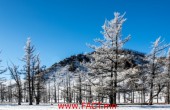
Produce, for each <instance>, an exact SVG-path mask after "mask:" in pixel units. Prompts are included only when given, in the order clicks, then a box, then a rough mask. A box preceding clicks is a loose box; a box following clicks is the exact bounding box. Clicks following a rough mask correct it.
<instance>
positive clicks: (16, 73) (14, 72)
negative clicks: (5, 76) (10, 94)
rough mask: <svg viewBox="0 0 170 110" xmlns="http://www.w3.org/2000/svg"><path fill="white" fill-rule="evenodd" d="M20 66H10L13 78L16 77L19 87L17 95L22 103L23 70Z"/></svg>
mask: <svg viewBox="0 0 170 110" xmlns="http://www.w3.org/2000/svg"><path fill="white" fill-rule="evenodd" d="M18 68H19V66H16V65H14V64H13V65H12V67H8V69H9V71H10V74H11V77H12V79H14V81H15V83H16V88H17V94H15V96H16V97H17V99H18V105H21V102H22V82H21V72H19V70H18Z"/></svg>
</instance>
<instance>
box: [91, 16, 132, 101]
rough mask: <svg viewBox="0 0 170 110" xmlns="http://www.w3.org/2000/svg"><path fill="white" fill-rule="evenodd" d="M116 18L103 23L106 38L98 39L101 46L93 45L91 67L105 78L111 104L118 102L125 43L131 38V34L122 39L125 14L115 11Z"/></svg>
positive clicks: (124, 57) (93, 71)
mask: <svg viewBox="0 0 170 110" xmlns="http://www.w3.org/2000/svg"><path fill="white" fill-rule="evenodd" d="M114 16H115V18H114V19H112V20H110V21H108V20H106V21H105V23H104V25H103V30H104V32H103V35H104V39H103V40H100V39H97V40H96V42H98V43H100V44H101V46H98V47H97V46H91V48H93V49H94V51H95V52H94V53H93V54H92V57H93V59H94V60H92V63H91V64H90V66H89V67H90V68H91V71H92V73H95V74H98V75H99V76H100V77H101V76H102V77H103V78H105V84H104V85H105V87H104V89H105V90H107V91H108V96H109V102H110V104H116V103H117V102H116V97H117V86H118V85H117V83H118V79H117V78H118V72H120V71H121V67H122V64H123V63H122V62H123V61H124V60H125V59H126V55H122V52H121V50H122V47H123V45H124V44H125V43H126V42H127V41H128V40H129V39H130V36H128V37H127V38H125V39H124V40H122V39H121V36H122V35H121V31H122V25H123V23H124V22H125V21H126V19H124V15H120V14H119V13H114Z"/></svg>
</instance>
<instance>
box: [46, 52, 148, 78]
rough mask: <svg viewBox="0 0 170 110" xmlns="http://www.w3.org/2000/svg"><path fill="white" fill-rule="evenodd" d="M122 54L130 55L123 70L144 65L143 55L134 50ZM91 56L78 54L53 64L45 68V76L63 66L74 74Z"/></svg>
mask: <svg viewBox="0 0 170 110" xmlns="http://www.w3.org/2000/svg"><path fill="white" fill-rule="evenodd" d="M121 52H122V53H123V54H125V55H126V54H130V55H131V56H132V57H131V59H130V60H129V61H126V62H125V63H126V64H125V65H126V67H125V68H131V67H135V66H137V65H140V64H144V63H146V62H145V61H144V60H143V59H144V57H145V54H144V53H141V52H138V51H134V50H129V49H124V50H122V51H121ZM90 54H93V52H92V53H88V54H78V55H73V56H71V57H68V58H65V59H64V60H62V61H60V62H58V63H55V64H53V65H52V66H51V67H49V68H47V69H46V71H45V73H46V75H47V76H51V75H52V74H53V73H54V72H56V71H57V70H58V69H61V68H64V67H65V66H69V71H71V72H74V71H75V70H76V68H78V67H79V66H78V63H81V62H83V63H86V62H90V57H89V55H90Z"/></svg>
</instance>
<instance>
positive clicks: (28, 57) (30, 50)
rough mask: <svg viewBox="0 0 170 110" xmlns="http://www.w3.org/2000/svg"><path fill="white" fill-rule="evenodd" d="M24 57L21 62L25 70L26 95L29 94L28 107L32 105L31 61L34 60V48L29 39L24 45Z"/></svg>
mask: <svg viewBox="0 0 170 110" xmlns="http://www.w3.org/2000/svg"><path fill="white" fill-rule="evenodd" d="M24 49H25V55H24V58H23V59H22V61H24V62H25V65H24V69H25V77H26V81H27V83H28V93H29V105H32V102H33V91H32V89H33V88H32V72H33V71H32V61H33V59H34V57H35V56H34V51H35V48H34V46H32V44H31V39H30V38H28V39H27V42H26V45H25V48H24Z"/></svg>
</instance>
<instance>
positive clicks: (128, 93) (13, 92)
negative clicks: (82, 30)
mask: <svg viewBox="0 0 170 110" xmlns="http://www.w3.org/2000/svg"><path fill="white" fill-rule="evenodd" d="M125 21H126V19H125V18H124V14H123V15H120V13H117V12H116V13H114V19H112V20H106V21H105V23H104V25H103V26H102V28H103V32H102V34H103V37H104V38H103V39H96V40H95V42H97V43H99V45H97V46H96V45H89V47H90V48H92V49H93V50H94V52H93V53H91V54H86V56H88V58H89V59H90V60H89V61H88V62H85V61H78V60H75V61H74V62H73V64H70V65H66V66H64V67H63V66H58V67H57V68H55V69H53V71H48V69H46V68H45V66H42V65H41V61H40V58H39V54H35V47H34V46H33V45H32V44H31V40H30V38H28V39H27V42H26V45H25V48H24V50H25V55H24V57H23V58H22V59H21V61H23V62H24V66H23V67H22V69H20V67H19V66H17V65H15V64H14V63H12V62H11V63H10V64H8V67H7V68H6V69H0V73H1V74H3V73H5V72H6V71H9V73H10V76H11V79H13V80H12V81H11V82H9V81H6V82H5V78H0V100H1V102H4V103H6V102H9V103H10V102H11V103H12V102H18V105H21V103H22V102H23V103H25V102H28V103H29V105H32V104H33V103H36V104H37V105H38V104H40V103H51V104H52V103H63V102H65V103H79V104H82V101H84V102H89V103H92V102H94V101H98V102H102V103H110V104H135V103H137V104H149V105H152V104H154V103H159V102H160V101H161V103H168V104H170V49H169V50H168V48H169V46H170V44H165V43H164V42H163V41H161V37H159V38H157V39H156V41H155V42H153V43H152V50H151V52H150V53H149V54H147V55H143V56H136V55H135V54H132V53H129V52H127V51H124V47H123V46H124V44H125V43H126V42H128V41H129V40H130V38H131V36H130V35H129V36H127V37H126V38H124V39H122V27H123V24H124V22H125ZM167 50H168V51H167ZM136 57H140V59H141V60H139V58H136ZM0 62H1V60H0Z"/></svg>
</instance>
